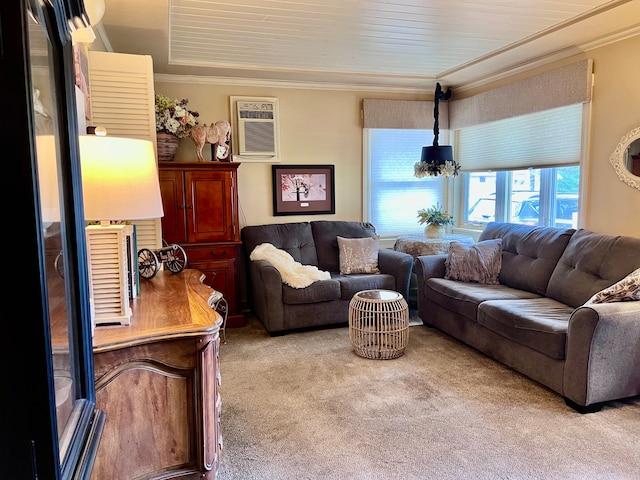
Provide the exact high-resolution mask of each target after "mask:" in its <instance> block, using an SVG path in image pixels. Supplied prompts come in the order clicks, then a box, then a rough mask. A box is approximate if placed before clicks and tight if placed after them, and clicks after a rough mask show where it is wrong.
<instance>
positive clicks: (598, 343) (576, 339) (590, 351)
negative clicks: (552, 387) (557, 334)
mask: <svg viewBox="0 0 640 480" xmlns="http://www.w3.org/2000/svg"><path fill="white" fill-rule="evenodd" d="M563 394H564V396H565V398H566V399H569V400H570V401H571V402H574V403H575V404H577V405H578V406H580V407H585V406H589V405H596V404H599V403H602V402H607V401H611V400H617V399H622V398H627V397H632V396H636V395H640V302H613V303H599V304H590V305H587V306H581V307H578V308H576V309H575V310H574V311H573V313H572V314H571V317H570V319H569V328H568V332H567V351H566V361H565V369H564V379H563ZM587 411H588V410H587Z"/></svg>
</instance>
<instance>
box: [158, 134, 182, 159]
mask: <svg viewBox="0 0 640 480" xmlns="http://www.w3.org/2000/svg"><path fill="white" fill-rule="evenodd" d="M157 137H158V140H157V146H158V161H159V162H171V161H173V157H174V156H175V155H176V152H177V151H178V147H179V146H180V139H179V138H178V137H176V136H175V135H173V134H171V133H166V132H158V133H157Z"/></svg>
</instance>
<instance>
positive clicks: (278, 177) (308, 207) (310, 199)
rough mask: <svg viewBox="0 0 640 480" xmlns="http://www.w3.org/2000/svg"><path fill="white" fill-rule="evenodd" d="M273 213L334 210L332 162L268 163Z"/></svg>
mask: <svg viewBox="0 0 640 480" xmlns="http://www.w3.org/2000/svg"><path fill="white" fill-rule="evenodd" d="M271 172H272V176H273V214H274V215H276V216H277V215H320V214H334V213H336V207H335V204H336V201H335V168H334V165H272V166H271Z"/></svg>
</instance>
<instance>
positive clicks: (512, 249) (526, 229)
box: [479, 222, 575, 295]
mask: <svg viewBox="0 0 640 480" xmlns="http://www.w3.org/2000/svg"><path fill="white" fill-rule="evenodd" d="M574 232H575V230H573V229H561V228H551V227H535V226H530V225H518V224H513V223H503V222H491V223H489V224H488V225H487V226H486V227H485V229H484V230H483V231H482V233H481V234H480V238H479V240H480V241H482V240H488V239H490V238H502V268H501V270H500V283H503V284H505V285H508V286H510V287H513V288H519V289H521V290H527V291H529V292H534V293H538V294H540V295H545V293H546V291H547V285H548V283H549V279H550V278H551V274H552V273H553V269H554V268H555V266H556V264H557V263H558V259H559V258H560V256H561V255H562V253H563V252H564V250H565V247H566V246H567V243H568V242H569V239H570V238H571V236H572V234H573V233H574Z"/></svg>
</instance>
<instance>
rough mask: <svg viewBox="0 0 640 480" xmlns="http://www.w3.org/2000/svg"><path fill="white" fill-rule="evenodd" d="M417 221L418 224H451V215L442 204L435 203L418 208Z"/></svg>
mask: <svg viewBox="0 0 640 480" xmlns="http://www.w3.org/2000/svg"><path fill="white" fill-rule="evenodd" d="M418 223H419V224H420V225H424V224H425V223H426V224H429V225H438V226H441V227H443V226H446V225H453V216H452V215H451V214H450V213H449V212H447V211H446V210H444V209H443V207H442V205H440V204H439V203H436V204H435V205H432V206H431V207H429V208H427V209H424V208H423V209H422V210H418Z"/></svg>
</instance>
